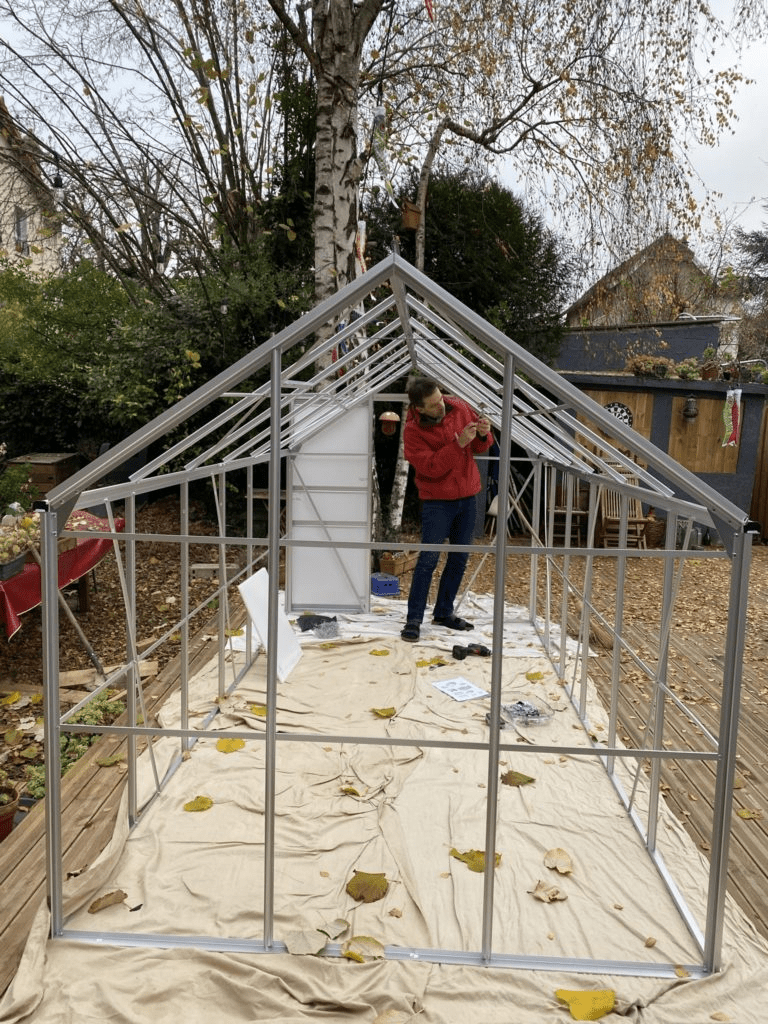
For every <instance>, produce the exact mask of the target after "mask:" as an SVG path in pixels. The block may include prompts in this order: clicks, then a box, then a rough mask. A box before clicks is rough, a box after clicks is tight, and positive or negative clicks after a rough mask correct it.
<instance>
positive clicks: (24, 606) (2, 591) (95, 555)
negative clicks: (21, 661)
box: [0, 510, 125, 640]
mask: <svg viewBox="0 0 768 1024" xmlns="http://www.w3.org/2000/svg"><path fill="white" fill-rule="evenodd" d="M124 528H125V520H124V519H116V520H115V529H116V530H123V529H124ZM67 529H70V530H93V531H94V533H98V532H99V531H102V532H104V531H109V520H108V519H100V518H99V517H98V516H94V515H91V513H90V512H83V511H81V510H78V511H77V512H73V513H72V515H71V516H70V517H69V519H68V520H67ZM111 550H112V541H111V540H110V539H104V540H99V539H98V538H96V537H94V538H93V539H91V538H90V537H78V538H77V544H76V546H75V547H73V548H70V549H69V550H68V551H62V552H61V553H60V554H59V589H61V588H62V587H66V586H68V585H69V584H70V583H74V582H75V580H79V579H80V577H81V576H85V574H86V573H87V572H90V570H91V569H93V567H94V566H95V565H98V564H99V562H100V561H101V560H102V558H104V556H105V555H107V554H109V552H110V551H111ZM41 600H42V598H41V594H40V566H39V565H38V564H37V562H26V563H25V565H24V568H23V569H22V571H21V572H20V573H17V574H16V575H15V576H11V578H10V579H9V580H3V581H1V582H0V618H2V620H3V622H4V623H5V631H6V633H7V634H8V639H9V640H10V639H11V637H12V636H13V635H14V633H16V631H17V630H18V629H19V628H20V627H21V619H20V618H19V616H20V615H23V614H24V612H28V611H29V610H30V609H31V608H36V607H37V606H38V605H39V604H40V602H41Z"/></svg>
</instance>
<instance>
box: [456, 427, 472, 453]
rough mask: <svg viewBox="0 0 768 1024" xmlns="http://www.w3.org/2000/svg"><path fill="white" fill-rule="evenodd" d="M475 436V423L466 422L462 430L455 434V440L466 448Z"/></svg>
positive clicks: (461, 446)
mask: <svg viewBox="0 0 768 1024" xmlns="http://www.w3.org/2000/svg"><path fill="white" fill-rule="evenodd" d="M476 436H477V423H468V424H467V425H466V427H464V429H463V430H462V432H461V433H460V434H457V435H456V440H457V441H458V443H459V447H460V448H466V447H467V445H468V444H469V443H470V442H471V441H474V439H475V437H476Z"/></svg>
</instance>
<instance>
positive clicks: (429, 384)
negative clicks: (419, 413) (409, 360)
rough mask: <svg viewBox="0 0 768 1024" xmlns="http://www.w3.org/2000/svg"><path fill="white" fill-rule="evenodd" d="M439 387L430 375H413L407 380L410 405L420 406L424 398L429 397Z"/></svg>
mask: <svg viewBox="0 0 768 1024" xmlns="http://www.w3.org/2000/svg"><path fill="white" fill-rule="evenodd" d="M439 388H440V385H439V384H438V383H437V381H436V380H432V378H431V377H413V378H411V380H409V381H408V388H407V394H408V401H409V402H410V403H411V405H416V406H419V407H421V406H422V405H423V404H424V399H425V398H429V396H430V395H432V394H434V393H435V391H438V390H439Z"/></svg>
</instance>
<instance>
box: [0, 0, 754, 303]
mask: <svg viewBox="0 0 768 1024" xmlns="http://www.w3.org/2000/svg"><path fill="white" fill-rule="evenodd" d="M761 12H762V5H761V4H760V3H759V2H758V0H745V2H743V3H740V4H738V5H737V7H736V20H735V25H734V28H733V32H734V34H735V36H736V37H737V38H738V37H739V36H746V35H748V34H749V33H750V32H752V34H753V35H754V34H755V33H757V32H759V31H761V30H762V26H761V24H760V23H759V21H758V19H759V16H760V14H761ZM0 14H2V17H3V23H4V24H5V25H6V26H7V33H6V35H5V38H4V40H3V44H4V46H3V49H4V54H3V56H4V60H3V62H2V67H1V70H0V89H2V91H3V92H4V94H5V96H6V100H7V102H8V104H9V107H10V108H11V109H12V110H13V112H14V114H15V115H16V116H17V117H19V118H20V120H21V121H22V123H23V126H24V128H25V130H26V131H27V132H28V133H29V137H30V139H31V140H32V141H33V142H34V145H35V147H36V152H37V153H38V156H39V159H40V160H41V162H42V163H43V164H44V165H47V167H48V169H49V173H50V175H51V177H52V178H53V176H54V174H56V175H60V176H61V178H62V180H63V183H64V186H65V187H64V191H63V199H62V204H63V211H62V212H63V214H64V215H65V216H66V217H67V221H68V223H69V224H70V225H71V229H70V230H71V232H72V233H73V235H74V240H75V241H76V242H79V243H80V244H82V245H84V246H86V247H87V248H89V249H90V254H91V255H94V254H95V257H96V262H97V263H98V264H99V265H104V266H106V267H108V268H109V269H110V271H111V272H113V273H115V274H116V275H118V276H121V278H122V279H123V280H124V282H125V283H126V286H127V287H130V283H131V280H135V279H136V277H137V275H138V277H139V278H140V279H141V280H142V281H143V282H144V283H146V284H147V286H148V287H151V288H153V289H155V290H157V291H163V290H166V291H168V290H170V287H171V286H170V284H169V280H170V279H169V276H168V271H169V269H172V270H173V272H174V273H175V274H177V275H184V274H186V275H190V274H199V275H201V276H204V274H205V273H206V272H207V271H208V269H209V266H210V264H211V263H213V264H216V262H217V260H218V259H219V258H220V255H221V253H222V252H225V253H227V259H230V257H231V254H232V253H234V254H235V261H236V260H237V257H238V254H239V253H241V252H242V253H247V252H248V251H249V249H250V248H252V247H253V246H254V245H257V244H259V243H260V241H261V240H262V236H263V234H264V233H265V231H267V232H273V233H276V234H281V237H284V238H290V237H291V236H293V235H296V233H297V232H296V224H295V223H291V222H290V221H291V220H293V218H289V219H288V220H285V221H281V222H277V223H268V217H266V218H265V211H266V209H267V207H268V204H269V200H270V199H271V198H274V196H275V194H276V193H275V188H276V185H277V182H276V179H275V168H276V167H277V165H278V163H279V156H280V149H281V139H283V138H284V135H283V132H284V128H285V119H286V104H287V101H288V99H289V98H290V97H291V96H292V95H293V92H294V90H296V89H307V90H308V91H309V93H311V95H312V102H313V103H314V105H315V112H316V122H315V138H314V154H313V159H314V167H313V178H314V181H313V183H312V185H311V188H312V191H313V207H314V214H313V219H312V230H313V233H314V245H313V253H314V291H315V296H316V298H317V299H321V298H323V297H324V296H326V295H327V294H329V293H331V292H333V291H335V290H336V289H337V288H339V287H340V286H342V285H343V284H345V283H346V282H347V281H348V280H350V278H351V277H352V276H353V275H354V274H355V273H356V272H357V271H356V263H357V264H358V268H359V269H362V264H361V261H360V258H359V257H360V255H361V248H362V241H363V239H362V231H361V225H360V223H359V221H360V206H359V203H360V189H361V186H362V185H363V184H368V185H370V183H371V182H372V181H374V180H375V179H378V180H379V183H380V184H381V185H382V186H383V187H385V188H387V187H388V182H389V180H391V178H393V177H396V176H397V175H398V174H399V172H400V171H401V170H402V168H403V167H405V166H413V167H416V168H417V169H418V171H419V173H420V176H421V183H420V186H419V192H420V193H421V198H423V192H424V190H425V189H426V188H427V187H428V178H429V171H430V168H431V166H432V164H433V162H434V161H435V160H438V161H440V162H442V163H443V164H446V165H449V166H451V165H453V166H456V165H457V164H464V163H465V162H466V161H469V162H473V163H482V162H483V161H486V162H487V161H493V160H499V159H502V158H503V159H504V160H505V161H507V163H508V166H509V167H510V168H511V169H513V171H514V173H516V175H517V176H518V179H519V181H520V182H521V183H524V184H525V185H526V186H527V187H528V188H529V189H530V190H534V191H535V190H538V194H540V195H541V196H543V197H545V200H544V201H545V202H546V203H548V204H550V205H552V206H555V207H556V208H557V209H558V211H559V212H561V213H562V212H563V211H566V210H568V211H571V212H570V217H571V223H572V225H573V230H574V233H576V232H577V231H578V232H584V231H589V230H592V231H594V232H595V233H599V234H600V235H601V236H602V237H603V238H607V237H609V236H610V233H611V232H610V226H611V225H617V224H619V225H621V238H622V239H623V244H624V245H625V246H626V249H625V252H624V253H621V254H620V255H624V254H625V253H626V251H627V250H629V249H631V248H633V247H635V246H636V244H637V241H638V240H639V238H640V231H641V229H644V230H648V221H649V219H651V220H653V219H654V218H653V216H651V215H652V214H654V213H655V212H658V214H659V216H662V215H663V216H664V218H665V224H666V225H669V226H673V225H672V222H673V219H674V218H675V217H676V218H678V220H679V222H680V224H681V225H683V226H685V225H688V226H695V225H696V224H697V222H698V218H699V216H700V210H699V209H698V208H697V207H696V205H695V203H694V202H693V199H692V197H691V194H690V190H689V188H688V184H687V173H686V172H687V167H686V163H685V161H686V146H687V145H688V144H689V143H690V141H691V140H693V139H694V138H696V139H698V140H700V141H704V142H709V143H714V142H715V141H716V139H717V136H718V133H719V132H721V131H723V130H726V129H727V128H728V127H729V126H730V123H731V118H732V108H731V104H730V97H731V93H732V91H733V90H734V89H735V88H736V87H738V85H739V80H740V75H739V73H738V70H734V69H732V70H715V69H714V68H712V67H710V66H709V65H708V64H707V59H708V50H709V49H711V48H712V47H713V46H714V45H715V44H716V43H717V41H718V39H721V38H722V37H723V35H724V32H725V28H724V27H723V26H721V25H720V23H719V22H718V21H717V20H716V19H715V17H714V16H713V15H712V13H711V11H710V10H709V8H708V7H707V6H706V5H695V6H693V7H692V6H691V5H690V4H689V3H687V2H681V0H648V2H645V3H643V4H639V3H637V2H636V0H624V2H612V3H607V2H606V0H579V2H578V3H577V2H576V0H472V2H471V3H470V2H469V0H453V2H452V3H446V2H436V3H434V4H433V3H432V2H426V3H425V2H424V0H298V2H295V0H254V2H253V3H250V4H248V5H246V4H243V3H242V2H240V0H216V2H214V0H152V2H146V3H135V2H133V0H130V2H128V0H108V2H107V3H106V4H97V3H96V2H95V0H82V2H80V3H78V4H77V5H76V6H75V5H72V4H71V3H70V2H69V0H45V2H44V3H42V4H40V3H37V2H32V0H0ZM374 124H376V126H377V132H376V134H375V135H374V130H373V129H374ZM374 158H375V159H374ZM529 194H530V192H529ZM416 198H417V200H418V199H419V197H418V196H417V197H416ZM660 207H663V209H660ZM638 225H639V226H640V227H638ZM654 228H655V225H652V226H651V230H654ZM73 235H71V237H73Z"/></svg>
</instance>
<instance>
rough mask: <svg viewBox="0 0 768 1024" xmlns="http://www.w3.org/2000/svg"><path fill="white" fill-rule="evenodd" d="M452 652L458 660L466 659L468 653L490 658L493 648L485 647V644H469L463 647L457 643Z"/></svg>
mask: <svg viewBox="0 0 768 1024" xmlns="http://www.w3.org/2000/svg"><path fill="white" fill-rule="evenodd" d="M452 653H453V656H454V658H455V659H456V660H457V661H464V659H465V658H466V657H467V656H468V655H476V656H477V657H480V658H490V656H491V649H490V647H485V646H484V645H483V644H468V645H467V646H466V647H462V646H461V644H456V646H455V647H454V648H453V651H452Z"/></svg>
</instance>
